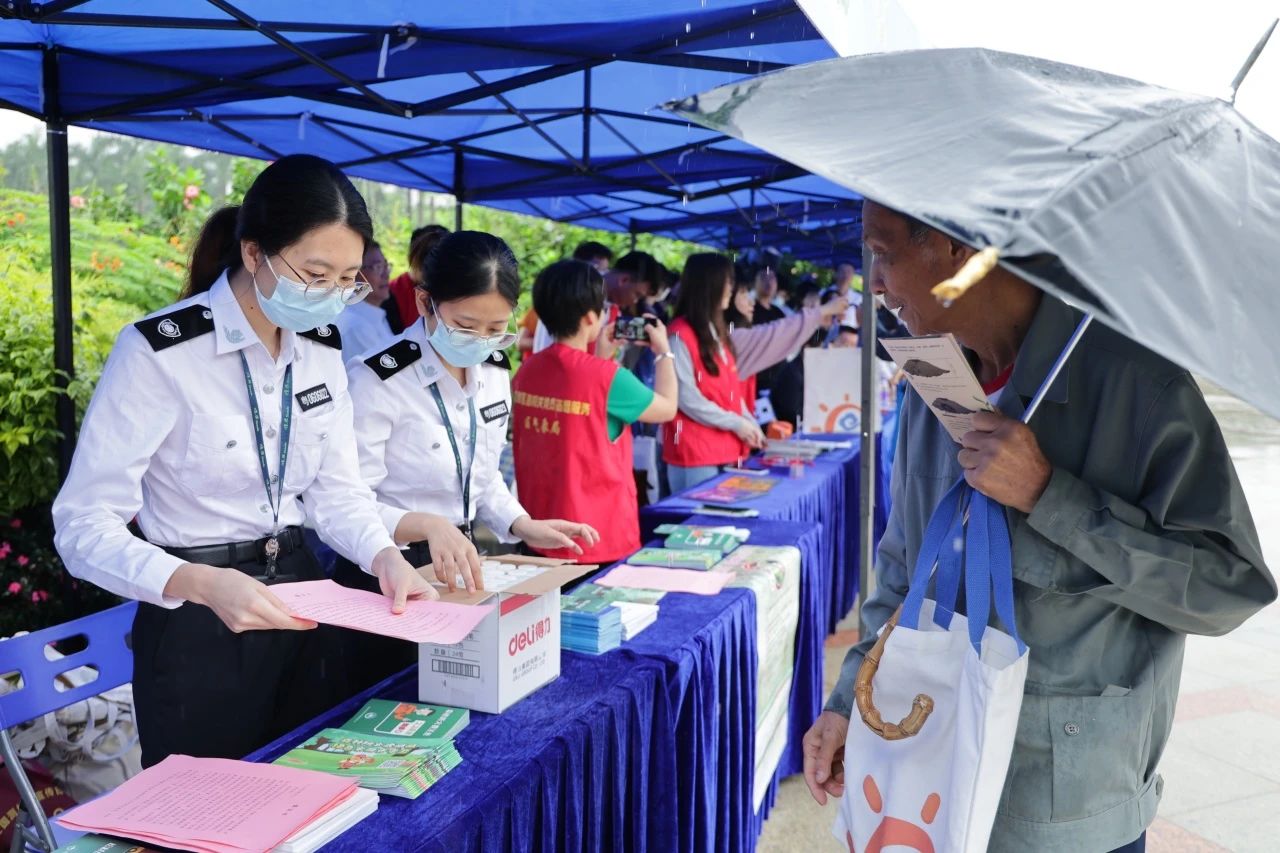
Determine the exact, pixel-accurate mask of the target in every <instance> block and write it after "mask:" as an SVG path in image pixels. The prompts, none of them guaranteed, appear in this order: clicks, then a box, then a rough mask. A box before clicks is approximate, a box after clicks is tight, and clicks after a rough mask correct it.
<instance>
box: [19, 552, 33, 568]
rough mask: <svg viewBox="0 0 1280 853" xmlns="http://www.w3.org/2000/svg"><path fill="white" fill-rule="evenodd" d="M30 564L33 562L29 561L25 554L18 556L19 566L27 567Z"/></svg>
mask: <svg viewBox="0 0 1280 853" xmlns="http://www.w3.org/2000/svg"><path fill="white" fill-rule="evenodd" d="M30 562H31V561H30V560H28V559H27V557H26V555H25V554H20V555H18V565H19V566H25V565H26V564H27V563H30Z"/></svg>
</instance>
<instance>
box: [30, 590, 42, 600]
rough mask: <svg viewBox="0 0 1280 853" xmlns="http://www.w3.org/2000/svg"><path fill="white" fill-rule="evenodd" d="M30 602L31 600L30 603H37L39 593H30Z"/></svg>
mask: <svg viewBox="0 0 1280 853" xmlns="http://www.w3.org/2000/svg"><path fill="white" fill-rule="evenodd" d="M31 600H32V601H34V602H39V601H40V593H38V592H33V593H31Z"/></svg>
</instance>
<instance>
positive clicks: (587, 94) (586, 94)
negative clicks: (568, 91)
mask: <svg viewBox="0 0 1280 853" xmlns="http://www.w3.org/2000/svg"><path fill="white" fill-rule="evenodd" d="M582 166H583V168H585V169H590V168H591V69H590V68H586V69H584V70H583V72H582Z"/></svg>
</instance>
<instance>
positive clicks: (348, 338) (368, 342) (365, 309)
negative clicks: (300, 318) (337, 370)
mask: <svg viewBox="0 0 1280 853" xmlns="http://www.w3.org/2000/svg"><path fill="white" fill-rule="evenodd" d="M334 325H335V326H337V327H338V331H339V332H341V333H342V358H343V360H344V361H350V360H351V359H353V358H357V357H359V356H362V355H366V354H368V353H370V352H373V351H374V350H376V349H382V348H383V347H385V346H389V345H390V344H391V342H392V341H393V340H395V337H396V336H395V332H392V331H391V324H390V323H388V322H387V312H386V311H384V310H382V308H380V307H378V306H377V305H371V304H370V303H368V302H357V303H356V304H355V305H351V306H349V307H347V308H346V309H345V310H344V311H343V312H342V313H341V314H339V315H338V319H337V320H336V321H334Z"/></svg>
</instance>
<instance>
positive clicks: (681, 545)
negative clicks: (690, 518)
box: [655, 524, 751, 554]
mask: <svg viewBox="0 0 1280 853" xmlns="http://www.w3.org/2000/svg"><path fill="white" fill-rule="evenodd" d="M655 532H656V533H660V534H663V535H665V536H666V537H667V538H666V541H665V542H664V543H663V544H665V545H666V546H667V547H668V548H677V549H699V550H710V551H719V552H720V553H722V554H727V553H728V552H730V551H732V550H733V549H734V548H737V547H738V546H739V545H741V544H742V543H743V542H746V541H747V539H748V538H749V537H750V536H751V531H750V530H743V529H742V528H739V527H698V526H694V525H691V524H663V525H660V526H659V527H658V528H657V529H656V530H655Z"/></svg>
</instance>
